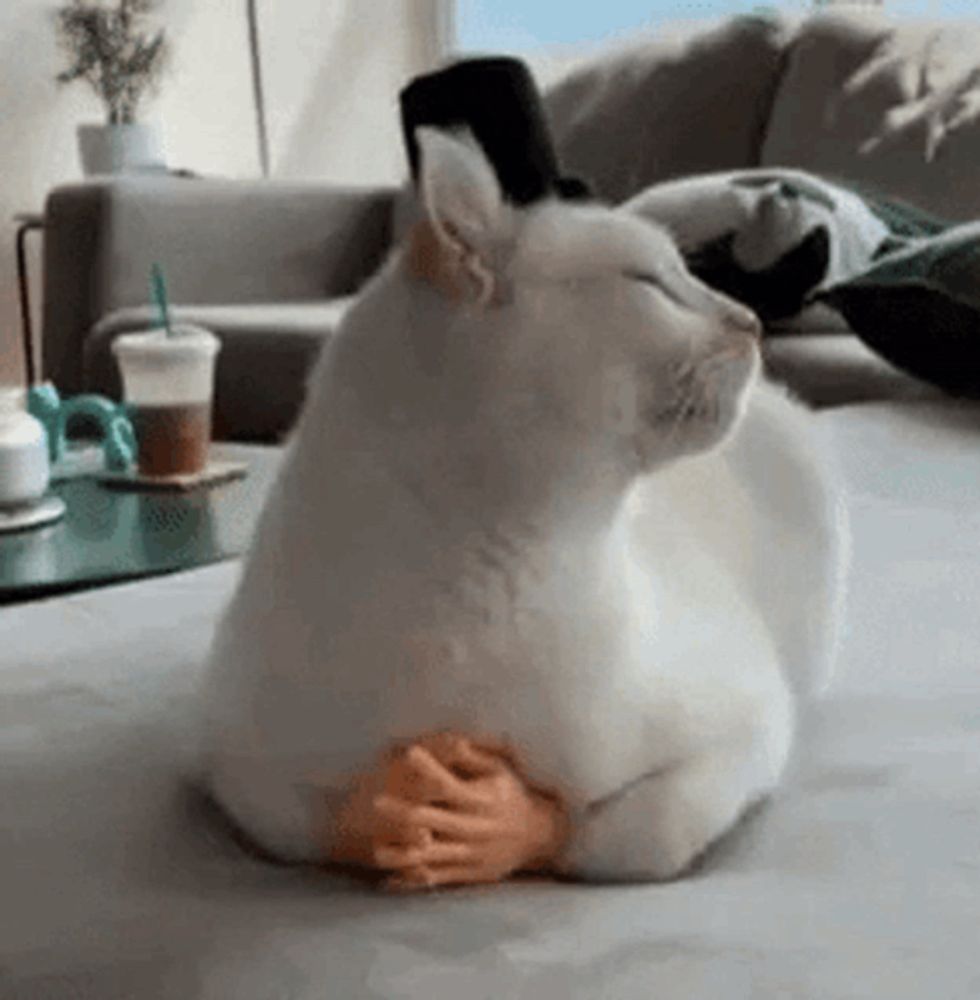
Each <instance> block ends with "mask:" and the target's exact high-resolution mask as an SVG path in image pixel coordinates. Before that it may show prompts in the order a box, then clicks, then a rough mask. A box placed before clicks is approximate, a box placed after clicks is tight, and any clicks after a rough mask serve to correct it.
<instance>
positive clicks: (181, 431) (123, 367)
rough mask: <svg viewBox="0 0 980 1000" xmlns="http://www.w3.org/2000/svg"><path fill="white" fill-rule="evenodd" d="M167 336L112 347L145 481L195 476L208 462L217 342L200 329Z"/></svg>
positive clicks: (154, 334)
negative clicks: (149, 478) (154, 477)
mask: <svg viewBox="0 0 980 1000" xmlns="http://www.w3.org/2000/svg"><path fill="white" fill-rule="evenodd" d="M172 330H173V333H172V334H168V333H167V331H166V330H164V329H158V330H149V331H148V332H146V333H129V334H124V335H123V336H121V337H117V338H116V339H115V340H114V341H113V344H112V352H113V354H114V355H115V357H116V361H117V363H118V364H119V372H120V375H121V376H122V382H123V398H124V400H125V402H126V406H127V408H128V410H129V413H130V418H131V419H132V421H133V429H134V430H135V432H136V442H137V446H138V450H139V458H138V467H139V471H140V473H141V474H142V475H144V476H174V475H181V474H188V473H195V472H200V471H201V470H202V469H204V468H205V467H206V465H207V462H208V450H209V448H210V444H211V408H212V400H213V396H214V365H215V358H216V357H217V354H218V350H219V349H220V347H221V342H220V341H219V340H218V338H217V337H216V336H215V335H214V334H213V333H211V332H210V331H209V330H205V329H203V328H202V327H199V326H190V325H175V326H173V327H172Z"/></svg>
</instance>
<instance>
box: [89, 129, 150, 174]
mask: <svg viewBox="0 0 980 1000" xmlns="http://www.w3.org/2000/svg"><path fill="white" fill-rule="evenodd" d="M78 151H79V153H80V155H81V159H82V170H83V171H84V173H85V176H86V177H91V176H92V175H93V174H125V173H137V172H140V171H153V170H165V169H166V157H165V156H164V151H163V136H162V134H161V131H160V129H159V128H158V127H157V126H156V125H144V124H133V125H79V126H78Z"/></svg>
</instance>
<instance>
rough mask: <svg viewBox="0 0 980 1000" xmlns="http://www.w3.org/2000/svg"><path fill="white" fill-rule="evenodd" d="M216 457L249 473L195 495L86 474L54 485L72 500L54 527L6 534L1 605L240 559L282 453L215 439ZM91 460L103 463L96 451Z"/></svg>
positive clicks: (0, 550) (0, 558) (0, 551)
mask: <svg viewBox="0 0 980 1000" xmlns="http://www.w3.org/2000/svg"><path fill="white" fill-rule="evenodd" d="M212 455H213V457H214V458H217V459H223V460H229V461H237V462H244V463H245V464H246V465H247V466H248V471H247V473H246V475H245V476H244V478H241V479H235V480H232V481H230V482H226V483H222V484H219V485H214V486H209V487H203V488H197V489H193V490H189V491H187V492H156V491H155V492H129V491H123V490H119V489H114V488H110V487H107V486H106V485H105V484H103V483H101V482H100V481H99V480H98V479H97V478H96V477H95V476H94V475H92V474H90V473H86V472H85V471H84V470H85V465H86V463H85V461H84V458H85V457H87V456H84V455H83V456H81V458H82V459H83V460H82V461H80V462H78V467H79V471H77V472H76V473H74V474H70V475H69V476H68V478H65V479H61V480H58V481H56V482H54V483H53V485H52V487H51V492H52V493H54V494H55V495H56V496H59V497H61V499H62V500H64V502H65V506H66V508H67V509H66V512H65V516H64V517H63V518H62V519H61V520H60V521H58V522H57V523H55V524H51V525H48V526H47V527H44V528H34V529H29V530H25V531H20V532H15V533H12V534H0V604H10V603H13V602H16V601H24V600H32V599H34V598H37V597H43V596H48V595H52V594H58V593H65V592H67V591H71V590H80V589H83V588H88V587H96V586H103V585H105V584H110V583H119V582H122V581H124V580H134V579H138V578H140V577H146V576H155V575H157V574H160V573H173V572H177V571H178V570H186V569H190V568H192V567H194V566H203V565H205V564H206V563H212V562H218V561H220V560H222V559H231V558H234V557H235V556H239V555H241V554H242V553H243V552H244V551H245V549H246V548H247V547H248V544H249V542H250V541H251V539H252V536H253V534H254V531H255V524H256V521H257V519H258V515H259V512H260V511H261V509H262V504H263V502H264V500H265V497H266V494H267V493H268V490H269V487H270V486H271V485H272V482H273V480H274V479H275V476H276V472H277V470H278V468H279V463H280V461H281V458H282V449H281V448H277V447H261V446H255V445H233V444H215V445H214V446H213V451H212ZM91 459H92V462H90V463H89V464H90V465H92V464H93V463H95V462H97V457H96V454H95V453H94V452H92V453H91Z"/></svg>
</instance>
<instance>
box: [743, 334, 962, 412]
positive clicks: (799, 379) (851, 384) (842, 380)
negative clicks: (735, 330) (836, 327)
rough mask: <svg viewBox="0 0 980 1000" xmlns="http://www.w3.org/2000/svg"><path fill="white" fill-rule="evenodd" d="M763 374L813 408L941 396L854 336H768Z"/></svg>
mask: <svg viewBox="0 0 980 1000" xmlns="http://www.w3.org/2000/svg"><path fill="white" fill-rule="evenodd" d="M762 354H763V360H764V363H765V370H766V373H767V374H768V375H769V377H770V378H772V379H773V380H774V381H776V382H779V383H780V384H782V385H785V386H787V387H788V388H789V389H790V390H791V391H792V392H793V394H794V395H795V396H797V397H798V398H800V399H802V400H803V401H804V402H806V403H809V404H810V405H811V406H813V407H816V408H817V409H829V408H831V407H836V406H849V405H851V404H854V403H871V402H880V401H884V400H897V401H902V402H906V401H912V400H923V399H935V400H940V399H943V398H947V399H948V397H945V396H944V394H943V393H942V392H941V391H940V390H939V389H936V388H934V387H933V386H931V385H929V384H927V383H926V382H920V381H919V380H918V379H915V378H912V377H911V376H909V375H906V374H905V373H904V372H902V371H899V370H898V369H897V368H895V367H894V366H893V365H891V364H889V363H888V362H887V361H885V360H884V359H882V358H881V357H879V356H878V355H877V354H875V353H873V352H872V351H871V350H870V349H869V348H868V347H866V346H865V345H864V344H863V343H861V341H860V340H858V338H857V337H855V336H854V335H853V334H849V333H847V334H841V333H835V334H815V335H813V336H808V337H770V338H768V339H767V340H766V341H764V343H763V347H762Z"/></svg>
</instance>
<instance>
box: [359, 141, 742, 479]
mask: <svg viewBox="0 0 980 1000" xmlns="http://www.w3.org/2000/svg"><path fill="white" fill-rule="evenodd" d="M418 140H419V146H420V151H421V167H420V173H419V192H420V208H421V218H420V220H419V222H418V223H417V224H416V226H415V228H414V229H413V230H412V231H411V232H410V234H409V236H408V238H407V239H406V241H405V244H404V246H403V248H402V250H401V252H400V253H399V255H398V256H397V257H396V259H395V261H394V265H393V266H394V271H393V273H394V275H395V276H396V280H397V281H400V282H401V284H402V286H403V289H407V292H406V293H405V294H406V296H407V298H406V299H405V300H404V301H402V302H401V303H400V304H399V305H398V306H397V307H396V306H395V305H394V304H393V301H392V303H389V313H388V318H387V320H385V323H386V324H390V325H402V326H404V328H405V329H404V331H402V332H401V333H399V334H398V338H400V339H399V342H398V343H397V344H396V343H395V340H392V341H391V342H390V343H389V345H388V348H387V351H388V352H389V356H390V357H391V358H392V361H391V367H390V371H388V372H386V373H384V376H383V378H381V380H380V381H379V380H377V379H375V378H373V379H372V385H373V386H374V389H373V390H372V391H373V392H375V394H376V396H377V397H378V398H379V399H381V398H383V399H384V400H385V403H386V405H387V406H389V407H390V410H391V412H392V413H393V414H395V415H399V419H400V420H401V421H402V422H403V423H404V424H405V425H406V427H410V426H412V425H415V426H418V427H420V428H421V427H425V428H427V429H431V430H432V433H433V434H436V435H437V436H438V433H439V427H440V426H443V429H444V431H445V434H446V435H449V434H451V435H452V441H453V442H455V443H457V444H458V446H459V447H460V448H464V447H465V448H468V449H469V452H470V453H471V454H472V456H473V461H474V462H482V467H483V468H484V470H485V472H486V478H487V479H488V480H491V479H493V480H494V481H496V480H498V479H499V478H500V477H501V476H506V475H511V476H512V477H517V476H519V475H534V476H539V477H540V478H541V479H542V481H543V480H546V479H548V478H549V477H550V478H551V479H553V480H557V479H561V478H563V477H564V478H565V479H574V478H576V476H578V477H579V478H581V475H582V474H583V472H584V471H585V470H587V469H588V468H593V469H600V468H602V469H605V470H609V469H614V468H615V467H617V466H618V467H620V468H622V469H623V470H624V471H625V474H626V475H627V476H633V475H636V474H639V473H642V472H647V471H649V470H651V469H654V468H656V467H657V466H658V465H661V464H663V463H665V462H668V461H670V460H672V459H674V458H677V457H680V456H682V455H688V454H692V453H696V452H699V451H703V450H705V449H708V448H711V447H713V446H715V445H717V444H718V443H719V442H721V441H722V439H723V438H724V437H725V436H726V435H727V434H728V433H729V431H730V430H731V429H732V428H733V426H734V425H735V423H736V422H737V421H738V419H739V417H740V414H741V412H742V410H743V408H744V404H745V397H746V394H747V390H748V389H749V386H750V384H751V382H752V380H753V379H754V377H755V375H756V373H757V371H758V367H759V356H758V347H757V340H758V332H759V324H758V320H757V319H756V318H755V316H754V315H753V314H752V313H751V312H749V311H748V310H747V309H745V308H743V307H742V306H741V305H739V304H738V303H736V302H733V301H732V300H730V299H728V298H725V297H723V296H721V295H719V294H716V293H715V292H713V291H712V290H710V289H709V288H708V287H707V286H705V285H704V284H702V283H701V282H699V281H698V280H697V279H696V278H694V277H693V276H692V275H691V274H690V273H689V272H688V270H687V268H686V267H685V265H684V262H683V259H682V258H681V256H680V254H679V252H678V250H677V248H676V247H675V245H674V243H673V241H672V240H671V239H670V237H669V235H668V234H667V233H666V231H664V230H661V229H659V228H658V227H656V226H654V225H652V224H651V223H649V222H648V221H645V220H642V219H640V218H637V217H635V216H633V215H630V214H628V213H627V212H625V211H622V210H616V209H611V208H608V207H605V206H601V205H597V204H580V203H576V204H573V203H569V202H565V201H559V200H553V201H546V202H539V203H537V204H535V205H532V206H529V207H523V208H518V207H516V206H513V205H511V204H509V203H508V202H506V201H505V199H504V198H503V196H502V193H501V189H500V185H499V184H498V182H497V179H496V176H495V174H494V171H493V169H492V167H491V166H490V164H489V163H488V161H487V160H486V158H485V156H484V155H483V153H482V152H481V150H480V149H479V147H478V146H477V144H476V143H475V142H473V141H472V140H471V139H469V138H468V136H467V134H466V133H454V134H452V135H450V134H447V133H445V132H441V131H436V130H433V129H427V128H421V129H419V130H418ZM378 322H379V317H378V316H375V317H374V318H373V319H372V320H371V323H372V324H373V325H374V326H375V327H377V325H378ZM406 338H407V340H408V341H410V344H408V345H407V347H406V343H407V342H406ZM396 358H397V360H395V359H396ZM416 368H418V369H419V371H420V372H421V373H422V374H421V375H420V376H419V377H416V376H415V375H414V374H413V372H414V370H415V369H416ZM382 382H384V385H382ZM446 428H448V430H447V429H446ZM443 443H445V442H443ZM495 449H496V453H495Z"/></svg>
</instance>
